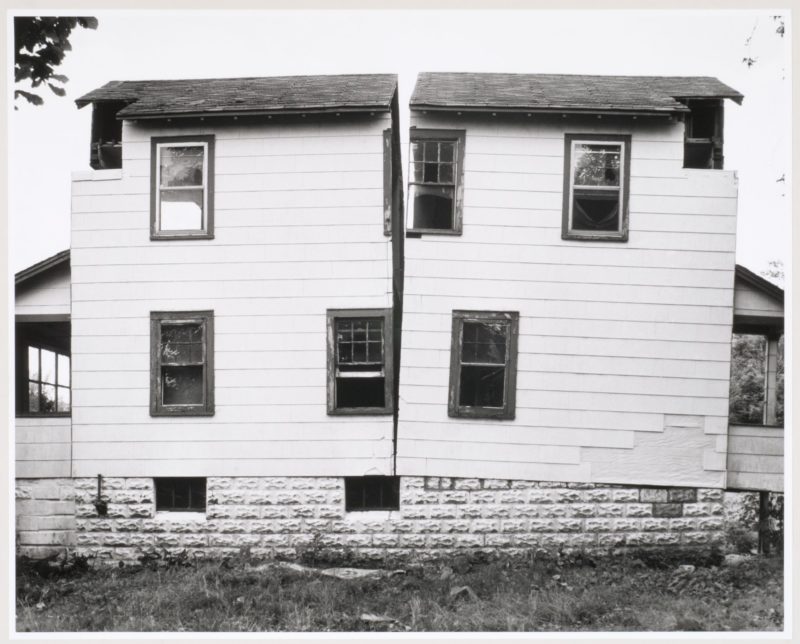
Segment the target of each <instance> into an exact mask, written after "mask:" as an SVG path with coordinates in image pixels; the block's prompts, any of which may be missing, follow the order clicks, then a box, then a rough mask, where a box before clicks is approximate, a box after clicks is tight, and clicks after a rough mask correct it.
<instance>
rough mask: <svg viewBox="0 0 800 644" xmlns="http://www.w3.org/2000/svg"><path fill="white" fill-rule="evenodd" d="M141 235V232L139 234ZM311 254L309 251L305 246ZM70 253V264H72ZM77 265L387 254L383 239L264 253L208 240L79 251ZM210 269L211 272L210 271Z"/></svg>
mask: <svg viewBox="0 0 800 644" xmlns="http://www.w3.org/2000/svg"><path fill="white" fill-rule="evenodd" d="M143 234H144V233H143ZM212 241H215V240H212ZM310 246H311V247H313V252H309V247H310ZM76 254H78V253H76V252H73V260H72V261H73V265H75V259H74V255H76ZM79 254H80V264H78V266H109V265H120V266H121V265H126V264H134V265H140V264H142V263H148V264H185V263H193V262H196V263H202V264H205V265H211V264H213V265H216V264H239V263H243V262H244V263H250V262H252V263H260V262H280V263H286V264H293V263H296V262H315V261H343V260H352V259H384V260H385V259H386V258H388V257H390V256H391V251H390V250H389V249H388V248H387V244H386V242H385V241H383V240H374V241H372V240H370V241H366V242H362V243H354V242H353V241H352V240H348V241H347V243H342V242H333V241H325V242H321V243H316V244H309V243H307V242H300V243H291V244H283V245H278V244H273V245H271V246H270V247H269V252H266V251H265V249H264V248H263V247H260V246H257V245H255V244H249V245H248V244H244V245H238V246H236V245H230V244H225V245H223V244H220V243H219V242H216V243H211V242H210V241H200V240H198V241H194V242H187V241H171V242H169V243H165V242H162V243H159V244H153V245H152V246H142V247H140V248H125V247H120V248H113V247H106V248H81V249H80V253H79ZM210 270H213V268H212V269H210Z"/></svg>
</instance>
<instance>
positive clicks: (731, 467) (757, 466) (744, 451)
mask: <svg viewBox="0 0 800 644" xmlns="http://www.w3.org/2000/svg"><path fill="white" fill-rule="evenodd" d="M784 460H785V456H784V429H783V427H764V426H760V425H731V426H730V428H729V429H728V463H727V466H728V487H729V488H731V489H741V490H765V491H773V492H783V490H784V485H783V473H784V468H785V464H784Z"/></svg>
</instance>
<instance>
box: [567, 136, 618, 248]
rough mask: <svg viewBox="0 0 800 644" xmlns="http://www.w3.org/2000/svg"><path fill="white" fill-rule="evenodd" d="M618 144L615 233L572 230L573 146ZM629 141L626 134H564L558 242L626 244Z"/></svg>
mask: <svg viewBox="0 0 800 644" xmlns="http://www.w3.org/2000/svg"><path fill="white" fill-rule="evenodd" d="M583 141H585V142H587V143H593V144H596V143H614V144H617V143H621V144H622V167H621V168H620V181H621V185H620V190H619V194H620V201H621V203H620V208H619V218H620V223H619V229H618V230H615V231H611V230H602V231H597V232H591V231H587V230H577V231H576V230H572V197H573V172H572V150H573V144H574V143H580V142H583ZM631 141H632V136H631V135H630V134H596V133H593V134H574V133H565V134H564V190H563V206H562V215H561V239H567V240H575V241H614V242H627V241H628V231H629V212H630V208H629V205H628V204H629V197H630V178H631Z"/></svg>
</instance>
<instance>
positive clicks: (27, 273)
mask: <svg viewBox="0 0 800 644" xmlns="http://www.w3.org/2000/svg"><path fill="white" fill-rule="evenodd" d="M61 264H67V265H69V249H67V250H62V251H61V252H60V253H56V254H55V255H53V256H52V257H48V258H47V259H43V260H42V261H41V262H38V263H36V264H34V265H33V266H29V267H28V268H25V269H23V270H21V271H20V272H19V273H16V274H15V275H14V286H19V285H20V284H22V283H23V282H26V281H27V280H29V279H31V278H33V277H36V276H37V275H41V274H42V273H45V272H47V271H49V270H50V269H51V268H55V267H56V266H59V265H61Z"/></svg>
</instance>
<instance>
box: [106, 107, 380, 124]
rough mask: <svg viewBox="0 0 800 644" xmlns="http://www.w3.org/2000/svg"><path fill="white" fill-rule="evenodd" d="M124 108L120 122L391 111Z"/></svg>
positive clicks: (333, 108) (373, 109)
mask: <svg viewBox="0 0 800 644" xmlns="http://www.w3.org/2000/svg"><path fill="white" fill-rule="evenodd" d="M125 109H126V108H123V109H121V110H120V111H119V112H118V113H117V119H118V120H120V121H138V120H156V119H181V118H187V119H188V118H213V117H223V116H225V117H231V116H237V117H239V116H272V115H281V116H283V115H287V116H288V115H298V114H335V113H343V112H345V113H348V114H358V113H369V112H381V113H388V112H390V111H391V107H390V106H389V105H358V106H354V105H346V106H341V105H338V106H332V107H303V108H292V109H272V110H217V111H213V112H203V111H199V112H136V113H133V114H124V112H125Z"/></svg>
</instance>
